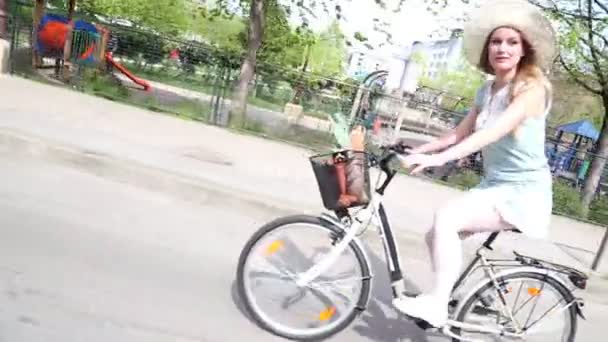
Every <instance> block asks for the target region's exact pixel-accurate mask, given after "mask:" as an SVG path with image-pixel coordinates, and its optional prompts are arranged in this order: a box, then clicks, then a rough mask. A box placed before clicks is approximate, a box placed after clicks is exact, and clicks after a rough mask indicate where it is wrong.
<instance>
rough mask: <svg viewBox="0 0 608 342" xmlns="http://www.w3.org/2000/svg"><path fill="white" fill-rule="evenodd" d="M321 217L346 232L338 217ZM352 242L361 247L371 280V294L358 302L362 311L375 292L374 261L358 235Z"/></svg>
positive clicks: (325, 215)
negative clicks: (372, 261)
mask: <svg viewBox="0 0 608 342" xmlns="http://www.w3.org/2000/svg"><path fill="white" fill-rule="evenodd" d="M319 218H320V219H321V221H323V222H325V223H327V224H331V225H333V226H334V227H336V228H338V229H340V231H342V232H345V231H346V228H345V227H344V225H343V224H342V222H340V221H339V220H338V219H337V218H335V217H333V216H330V215H327V214H322V215H320V216H319ZM352 242H353V243H354V244H355V245H356V246H357V247H358V248H359V250H360V251H361V254H362V255H363V259H364V260H363V262H365V263H366V264H367V269H369V278H370V282H369V289H370V291H369V294H368V295H367V296H366V298H365V300H364V302H361V303H358V307H357V309H359V310H360V311H361V312H363V311H365V310H366V309H367V306H368V304H369V301H370V300H371V297H372V296H371V293H373V287H374V282H373V281H371V280H372V279H373V278H374V270H373V269H372V263H371V259H370V258H369V255H368V253H367V250H366V248H365V246H364V245H363V243H362V242H361V239H359V238H358V237H356V236H355V237H354V238H353V240H352Z"/></svg>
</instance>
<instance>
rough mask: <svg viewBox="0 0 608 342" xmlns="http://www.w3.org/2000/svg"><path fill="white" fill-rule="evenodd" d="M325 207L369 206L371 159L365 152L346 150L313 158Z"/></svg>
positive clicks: (336, 208) (331, 208) (314, 169)
mask: <svg viewBox="0 0 608 342" xmlns="http://www.w3.org/2000/svg"><path fill="white" fill-rule="evenodd" d="M310 162H311V164H312V169H313V171H314V173H315V177H316V179H317V184H318V185H319V192H320V193H321V198H322V200H323V206H324V207H325V208H327V209H329V210H339V209H348V208H352V207H359V206H364V205H367V204H369V201H370V198H371V195H370V181H369V160H368V158H367V154H366V153H365V152H362V151H352V150H345V151H339V152H334V153H328V154H320V155H315V156H312V157H311V158H310Z"/></svg>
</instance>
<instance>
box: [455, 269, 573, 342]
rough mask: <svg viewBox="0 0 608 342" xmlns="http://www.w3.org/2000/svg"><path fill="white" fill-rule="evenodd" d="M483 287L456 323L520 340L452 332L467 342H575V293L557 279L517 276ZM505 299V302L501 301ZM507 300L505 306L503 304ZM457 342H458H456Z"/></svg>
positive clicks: (469, 330)
mask: <svg viewBox="0 0 608 342" xmlns="http://www.w3.org/2000/svg"><path fill="white" fill-rule="evenodd" d="M497 283H498V289H497V288H496V286H494V284H493V283H492V282H488V283H487V284H486V285H485V286H483V287H481V288H480V289H479V290H478V291H477V292H475V293H474V294H473V295H472V296H471V297H469V298H468V300H466V302H465V303H464V305H463V306H462V309H461V310H460V311H459V312H458V313H456V321H459V322H462V323H465V324H470V325H480V326H483V327H485V328H490V329H497V330H502V331H505V332H508V333H514V332H515V331H516V329H517V328H520V329H523V331H524V334H523V336H521V338H516V337H508V336H499V335H497V334H491V333H481V332H479V331H476V329H457V328H452V331H453V332H454V333H455V334H456V335H458V336H460V337H462V338H464V339H465V340H466V339H473V340H480V338H481V341H510V340H513V341H515V340H517V341H521V340H522V338H523V339H524V340H525V341H538V342H541V341H560V342H573V341H574V336H575V334H576V325H577V324H576V323H577V322H576V315H577V313H576V303H573V301H574V300H575V298H574V296H573V295H572V293H571V292H570V291H569V290H568V289H567V288H566V287H564V285H562V284H561V283H560V282H559V281H557V280H556V279H555V278H553V277H550V276H546V275H544V274H540V273H534V272H518V273H513V274H510V275H506V276H504V277H499V278H498V279H497ZM501 297H502V298H501ZM503 299H504V302H503ZM453 341H454V342H456V341H459V340H458V339H455V338H454V339H453Z"/></svg>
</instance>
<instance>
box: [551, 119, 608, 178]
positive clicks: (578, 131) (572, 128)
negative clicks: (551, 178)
mask: <svg viewBox="0 0 608 342" xmlns="http://www.w3.org/2000/svg"><path fill="white" fill-rule="evenodd" d="M555 131H556V137H555V141H554V142H552V143H548V144H547V146H546V148H545V152H546V155H547V158H548V159H549V165H551V171H552V173H553V174H554V175H556V176H564V175H570V177H565V178H573V179H571V180H572V181H573V182H574V183H575V184H581V183H582V182H583V181H584V180H585V177H586V175H587V171H588V169H589V165H590V163H591V158H587V153H588V152H592V150H593V147H591V148H588V149H587V150H583V148H584V147H585V146H589V145H591V146H595V143H596V142H597V140H598V139H599V135H600V132H599V131H598V130H597V129H596V128H595V127H594V126H593V124H592V123H591V122H590V121H589V120H579V121H575V122H571V123H567V124H564V125H561V126H559V127H557V128H556V130H555ZM564 134H570V135H574V137H573V138H572V140H571V142H570V143H569V144H567V145H566V144H564V143H563V142H562V139H563V138H564ZM577 153H583V154H584V155H585V156H584V157H582V158H578V157H577Z"/></svg>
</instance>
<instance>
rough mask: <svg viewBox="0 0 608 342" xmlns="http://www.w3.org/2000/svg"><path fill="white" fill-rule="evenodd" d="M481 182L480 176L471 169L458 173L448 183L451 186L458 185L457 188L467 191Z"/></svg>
mask: <svg viewBox="0 0 608 342" xmlns="http://www.w3.org/2000/svg"><path fill="white" fill-rule="evenodd" d="M480 181H481V178H480V177H479V175H478V174H477V173H475V171H473V170H470V169H465V170H463V171H458V172H457V173H456V174H455V175H453V176H450V177H449V178H448V182H449V183H450V184H453V185H456V186H457V187H459V188H461V189H465V190H468V189H470V188H472V187H474V186H476V185H477V184H479V182H480Z"/></svg>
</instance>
